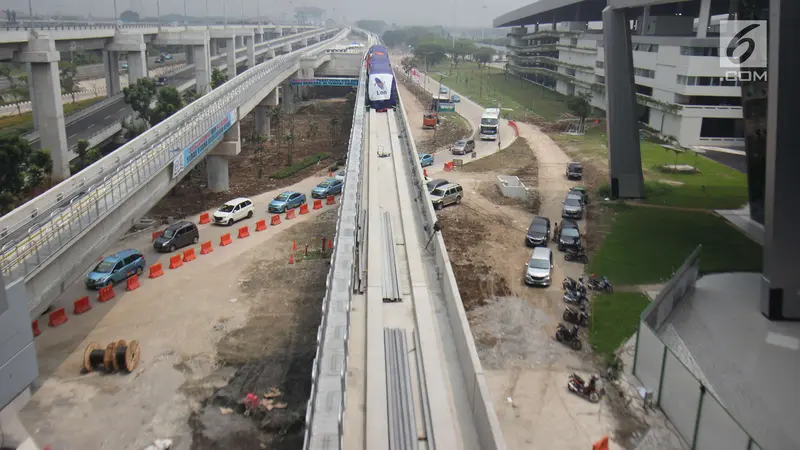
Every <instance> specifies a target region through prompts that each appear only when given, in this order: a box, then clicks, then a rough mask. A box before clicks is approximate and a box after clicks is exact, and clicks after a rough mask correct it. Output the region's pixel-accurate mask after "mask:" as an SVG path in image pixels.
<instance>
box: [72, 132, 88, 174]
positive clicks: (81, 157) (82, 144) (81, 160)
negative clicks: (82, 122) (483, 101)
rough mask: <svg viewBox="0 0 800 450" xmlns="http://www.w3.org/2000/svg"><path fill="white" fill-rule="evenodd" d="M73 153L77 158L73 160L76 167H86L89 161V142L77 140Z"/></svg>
mask: <svg viewBox="0 0 800 450" xmlns="http://www.w3.org/2000/svg"><path fill="white" fill-rule="evenodd" d="M75 153H76V154H77V155H78V157H77V158H75V159H76V165H77V166H78V167H80V168H84V167H86V165H87V164H88V161H89V141H87V140H85V139H79V140H78V143H77V144H76V149H75Z"/></svg>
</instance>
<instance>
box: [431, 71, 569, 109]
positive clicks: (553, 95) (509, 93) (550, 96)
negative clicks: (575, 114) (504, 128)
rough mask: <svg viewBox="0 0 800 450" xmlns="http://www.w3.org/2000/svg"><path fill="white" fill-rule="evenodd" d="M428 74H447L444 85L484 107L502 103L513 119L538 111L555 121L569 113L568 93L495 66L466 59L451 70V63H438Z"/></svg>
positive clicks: (435, 75) (438, 76)
mask: <svg viewBox="0 0 800 450" xmlns="http://www.w3.org/2000/svg"><path fill="white" fill-rule="evenodd" d="M428 73H429V75H430V77H431V78H432V79H433V80H435V81H438V80H439V78H440V77H441V76H440V75H439V74H442V75H444V76H443V77H441V79H442V84H444V85H446V86H447V87H449V88H451V89H453V90H454V91H456V92H458V93H459V94H461V95H465V96H467V97H469V98H470V99H471V100H472V101H474V102H476V103H478V104H480V105H482V106H484V107H487V108H488V107H490V106H496V105H501V106H502V108H503V113H504V114H508V115H509V116H511V117H512V118H517V117H524V116H528V115H534V114H535V115H539V116H542V117H543V118H544V119H547V120H554V119H556V118H557V117H558V116H559V114H562V113H566V112H569V109H568V108H567V104H566V103H565V100H566V97H565V96H563V95H561V94H559V93H557V92H553V91H551V90H549V89H545V88H543V87H541V86H539V85H537V84H533V83H530V82H528V81H525V80H522V79H520V78H518V77H516V76H513V75H511V74H509V75H508V76H506V75H505V72H504V71H503V70H501V69H497V68H494V67H486V68H483V69H478V65H477V64H475V63H474V62H472V61H467V62H462V63H459V65H458V69H452V70H451V67H450V63H446V64H438V65H435V66H432V67H431V69H430V71H428Z"/></svg>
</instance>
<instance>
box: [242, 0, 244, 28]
mask: <svg viewBox="0 0 800 450" xmlns="http://www.w3.org/2000/svg"><path fill="white" fill-rule="evenodd" d="M242 25H244V0H242Z"/></svg>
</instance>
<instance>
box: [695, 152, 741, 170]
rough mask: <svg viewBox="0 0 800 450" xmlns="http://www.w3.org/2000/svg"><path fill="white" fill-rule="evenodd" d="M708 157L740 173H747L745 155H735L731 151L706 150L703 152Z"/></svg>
mask: <svg viewBox="0 0 800 450" xmlns="http://www.w3.org/2000/svg"><path fill="white" fill-rule="evenodd" d="M703 156H705V157H706V158H708V159H711V160H714V161H716V162H718V163H720V164H724V165H726V166H728V167H730V168H731V169H733V170H738V171H739V172H742V173H747V157H746V156H745V155H737V154H733V153H725V152H715V151H706V152H705V153H703Z"/></svg>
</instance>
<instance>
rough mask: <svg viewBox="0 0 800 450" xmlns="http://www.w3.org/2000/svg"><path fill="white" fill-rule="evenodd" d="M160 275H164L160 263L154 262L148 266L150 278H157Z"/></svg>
mask: <svg viewBox="0 0 800 450" xmlns="http://www.w3.org/2000/svg"><path fill="white" fill-rule="evenodd" d="M161 275H164V268H163V267H162V266H161V263H155V264H153V265H152V266H150V278H158V277H160V276H161Z"/></svg>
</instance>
